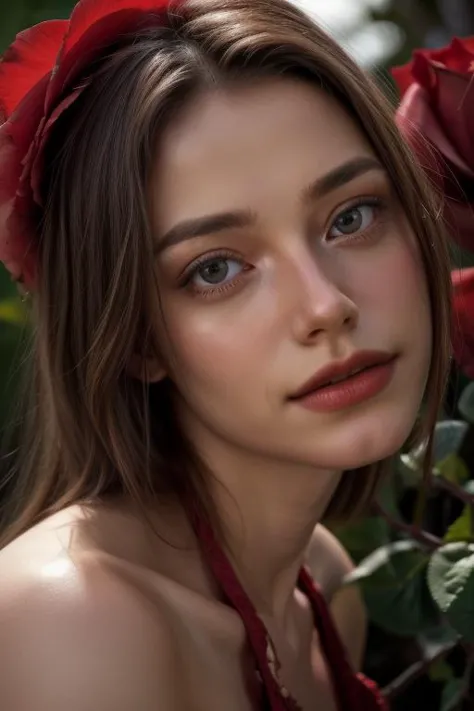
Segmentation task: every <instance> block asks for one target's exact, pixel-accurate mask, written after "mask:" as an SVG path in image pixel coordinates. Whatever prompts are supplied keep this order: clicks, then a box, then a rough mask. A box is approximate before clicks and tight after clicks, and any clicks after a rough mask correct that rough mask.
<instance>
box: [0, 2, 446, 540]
mask: <svg viewBox="0 0 474 711" xmlns="http://www.w3.org/2000/svg"><path fill="white" fill-rule="evenodd" d="M90 73H91V76H92V81H91V83H90V86H89V87H88V88H87V89H86V90H85V91H84V92H83V94H82V96H81V97H80V99H79V100H78V101H77V102H76V104H75V105H74V106H73V107H71V108H70V109H69V110H68V112H66V113H65V114H64V115H63V117H62V118H61V119H60V120H59V121H58V123H57V127H56V129H55V131H54V134H53V136H52V137H51V139H50V142H49V147H48V151H47V156H46V166H47V168H46V170H45V179H44V185H43V190H44V198H45V208H44V213H43V215H42V220H41V224H40V225H39V226H38V230H39V235H40V285H39V290H38V294H37V295H36V296H35V298H34V306H33V308H34V314H35V323H36V330H35V334H34V348H33V369H34V374H33V384H32V385H31V386H30V393H32V394H33V400H34V402H33V403H32V405H31V406H30V407H29V409H28V416H27V428H26V430H27V432H26V435H25V436H23V437H22V447H21V452H22V455H21V456H20V457H19V458H18V463H17V467H16V470H15V471H14V472H12V478H11V481H12V482H13V484H14V486H13V494H12V496H11V497H9V501H8V508H9V519H10V521H9V525H8V526H6V527H5V531H4V534H3V539H0V542H1V543H3V544H4V543H6V542H8V541H10V540H11V539H12V538H13V537H15V536H16V535H18V534H19V533H20V532H22V531H24V530H26V529H27V528H29V527H30V526H31V525H33V524H34V523H35V522H37V521H39V520H40V519H42V518H44V517H46V516H47V515H49V514H51V513H53V512H55V511H57V510H59V509H61V508H63V507H66V506H68V505H70V504H73V503H77V502H84V501H103V500H105V499H107V498H108V497H112V496H115V495H119V494H126V495H128V496H129V497H131V498H132V500H133V501H134V502H135V503H137V504H138V505H139V506H140V508H143V509H145V508H146V506H147V503H149V502H150V500H151V499H152V498H153V497H156V496H165V495H167V494H173V495H177V496H188V497H192V499H193V500H194V501H195V502H196V503H197V504H198V505H199V506H200V507H201V508H202V509H203V510H204V511H205V512H206V513H207V515H208V516H209V517H211V518H212V517H213V516H214V512H213V510H212V501H210V499H209V496H208V494H207V488H206V476H208V474H207V473H206V471H205V470H204V468H203V467H202V465H201V463H200V462H199V461H198V460H197V458H196V455H195V453H194V452H193V451H192V448H191V447H190V445H189V443H188V442H187V441H186V438H185V436H184V434H183V433H182V432H181V431H180V430H179V427H178V425H177V422H176V418H174V417H173V413H172V407H171V400H172V399H171V397H170V390H171V387H172V386H171V385H170V383H169V382H164V383H162V384H159V385H151V386H147V385H144V384H141V383H140V382H139V381H137V380H133V379H132V378H131V377H129V375H128V374H127V363H128V361H129V359H130V357H131V356H132V353H133V352H134V351H135V350H136V348H137V344H139V343H144V344H149V347H150V348H157V347H159V344H156V343H155V342H154V341H155V340H156V339H154V334H153V333H152V332H151V325H150V324H149V323H148V321H147V314H150V312H151V309H152V308H155V306H156V298H157V289H156V286H157V285H156V284H155V274H154V269H153V259H152V256H153V243H152V236H151V234H150V229H149V224H148V215H147V213H148V206H147V182H148V179H149V174H150V170H151V165H150V163H151V158H152V156H153V155H154V146H155V143H156V140H157V136H158V135H159V134H160V132H162V131H163V129H164V127H165V126H166V124H167V122H168V121H170V119H171V118H172V116H173V115H175V113H176V111H178V110H179V108H180V107H181V106H182V105H183V104H184V103H185V102H187V101H189V99H190V97H192V96H195V95H196V93H197V92H199V91H202V90H203V89H209V88H212V87H215V86H219V85H222V84H223V83H226V84H227V83H229V82H231V81H243V80H246V79H253V78H256V77H265V76H272V75H273V76H281V75H288V76H295V77H300V78H302V79H304V80H306V81H309V82H313V83H314V84H316V85H318V86H320V87H322V88H323V89H324V90H326V91H328V92H330V93H331V94H332V95H333V96H335V97H336V98H337V99H338V100H339V101H341V102H342V104H343V105H344V107H345V108H346V110H348V111H349V112H350V113H351V115H352V116H353V118H354V120H355V121H357V122H358V124H359V125H360V126H361V128H362V130H363V131H364V132H365V134H366V135H367V136H368V138H369V140H370V141H371V144H372V146H373V148H374V150H375V151H376V153H377V154H378V156H379V158H380V159H381V161H382V162H383V164H384V165H385V167H386V169H387V171H388V173H389V175H390V177H391V179H392V181H393V185H394V186H395V189H396V190H397V191H398V195H399V198H400V200H401V203H402V205H403V207H404V209H405V211H406V214H407V216H408V218H409V220H410V222H411V225H412V228H413V230H414V233H415V235H416V237H417V239H418V242H419V246H420V251H421V258H422V261H423V264H424V270H425V273H426V277H427V281H428V287H429V295H430V299H431V309H432V324H433V326H432V327H433V342H434V344H435V347H434V350H433V357H432V363H431V369H430V373H429V378H428V383H427V388H426V403H425V407H424V415H423V421H422V423H421V424H422V427H421V429H420V436H423V437H426V436H431V434H432V431H433V427H434V424H435V422H436V419H437V416H438V410H439V405H440V402H441V399H442V395H443V392H444V386H445V377H446V372H447V365H448V360H449V350H450V338H449V321H450V319H449V313H450V304H449V292H450V279H449V260H448V254H447V251H446V246H445V240H444V236H443V231H442V226H441V225H440V222H439V220H438V211H437V207H436V204H435V201H434V198H433V195H432V193H431V191H430V189H429V187H428V185H427V182H426V179H425V177H424V176H423V175H422V174H421V170H420V168H419V167H418V166H417V165H416V161H415V160H414V158H413V156H412V154H411V153H410V151H409V149H408V147H407V146H406V145H405V144H404V142H403V141H402V139H401V138H400V136H399V133H398V130H397V128H396V126H395V124H394V121H393V116H392V113H393V110H392V108H391V107H390V105H389V103H388V101H387V100H386V99H385V98H384V96H383V95H382V93H381V92H380V90H379V89H378V88H377V87H376V86H375V84H374V83H373V82H372V80H371V79H370V78H369V77H368V76H367V75H366V74H365V73H364V72H363V71H362V70H361V69H360V68H358V67H357V66H356V64H355V63H354V62H353V61H352V60H351V59H350V58H349V57H348V56H347V55H346V54H345V52H344V51H343V50H342V49H341V48H340V47H339V46H338V45H337V44H336V43H335V42H334V41H333V40H332V39H331V38H330V37H328V36H327V35H326V34H325V33H324V32H323V31H322V30H321V29H319V28H318V27H317V26H315V25H314V24H313V23H312V22H311V21H310V20H309V19H308V18H307V17H306V16H305V15H304V14H303V13H302V12H301V11H299V10H298V9H296V8H295V7H294V6H293V5H291V4H290V3H288V2H286V1H285V0H188V1H187V2H184V3H182V4H180V5H177V6H176V7H175V8H173V10H172V11H170V12H169V14H168V16H167V20H166V26H163V22H162V18H161V21H160V22H158V20H156V21H153V18H152V16H150V18H149V22H147V23H146V26H144V28H143V30H142V31H139V32H136V33H134V35H133V36H129V37H121V38H120V40H117V42H116V44H115V45H114V46H113V47H108V48H106V51H105V50H104V55H103V58H102V60H101V61H100V63H98V64H97V65H96V66H94V67H92V68H91V69H90ZM144 347H145V348H147V347H148V346H147V345H145V346H144ZM429 449H430V448H429V447H428V453H429ZM386 464H387V462H385V461H384V462H379V463H375V464H373V465H372V466H370V467H366V468H365V471H364V472H361V471H360V470H357V471H351V472H346V473H345V474H344V475H343V478H342V481H341V483H340V485H339V488H338V490H337V492H336V494H335V496H334V498H333V500H332V502H331V503H330V506H329V510H328V514H329V515H332V516H337V517H339V518H340V517H347V516H349V515H351V514H354V513H356V512H357V511H358V510H360V509H361V507H362V506H363V505H365V504H366V503H367V501H368V500H369V499H370V498H371V496H372V494H373V492H374V488H375V485H376V483H377V481H378V479H379V478H380V474H381V472H382V471H383V470H384V468H385V467H386Z"/></svg>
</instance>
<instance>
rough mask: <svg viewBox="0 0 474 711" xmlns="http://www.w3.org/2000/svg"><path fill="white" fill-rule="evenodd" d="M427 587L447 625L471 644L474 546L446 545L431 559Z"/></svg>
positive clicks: (473, 615)
mask: <svg viewBox="0 0 474 711" xmlns="http://www.w3.org/2000/svg"><path fill="white" fill-rule="evenodd" d="M428 586H429V589H430V592H431V595H432V597H433V600H434V601H435V603H436V604H437V606H438V607H439V609H440V610H441V611H442V612H443V613H444V614H445V615H446V618H447V620H448V622H449V623H450V624H451V625H452V626H453V627H454V629H455V630H457V631H458V632H459V634H460V635H461V636H462V637H463V638H464V639H465V640H467V641H468V642H471V643H474V544H472V543H447V544H446V545H444V546H442V547H441V548H439V549H438V550H437V551H435V552H434V553H433V555H432V556H431V560H430V562H429V565H428Z"/></svg>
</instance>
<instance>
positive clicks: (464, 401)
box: [458, 382, 474, 425]
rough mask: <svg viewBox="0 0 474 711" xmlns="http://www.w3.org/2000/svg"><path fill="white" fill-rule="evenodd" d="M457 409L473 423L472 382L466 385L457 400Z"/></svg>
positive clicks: (473, 398) (473, 383)
mask: <svg viewBox="0 0 474 711" xmlns="http://www.w3.org/2000/svg"><path fill="white" fill-rule="evenodd" d="M458 409H459V412H460V413H461V415H462V416H463V417H464V419H465V420H467V421H468V422H470V423H471V425H473V424H474V382H471V383H469V384H468V385H466V387H465V388H464V390H463V391H462V393H461V397H460V398H459V402H458Z"/></svg>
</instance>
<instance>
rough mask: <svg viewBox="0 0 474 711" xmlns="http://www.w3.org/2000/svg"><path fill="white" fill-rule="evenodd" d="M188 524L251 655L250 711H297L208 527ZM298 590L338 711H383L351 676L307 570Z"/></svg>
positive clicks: (372, 692)
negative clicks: (253, 668) (243, 632)
mask: <svg viewBox="0 0 474 711" xmlns="http://www.w3.org/2000/svg"><path fill="white" fill-rule="evenodd" d="M192 518H193V526H194V529H195V531H196V535H197V538H198V540H199V542H200V546H201V550H202V554H203V556H204V559H205V560H206V562H207V564H208V566H209V568H210V571H211V572H212V573H213V575H214V577H215V579H216V580H217V582H218V583H219V585H220V587H221V589H222V592H223V594H224V596H225V598H226V600H227V602H228V603H229V604H230V605H231V606H232V607H233V608H234V609H235V610H236V611H237V612H238V613H239V615H240V617H241V618H242V622H243V623H244V626H245V629H246V632H247V635H248V639H249V643H250V646H251V648H252V650H253V653H254V655H255V664H256V683H255V686H254V688H253V689H252V690H251V693H252V695H253V701H254V704H255V708H256V709H258V710H259V711H301V708H300V706H299V705H298V703H297V702H296V701H295V700H294V699H293V698H292V697H291V694H290V693H289V692H288V690H287V689H285V687H284V686H283V685H282V683H281V682H280V681H279V678H278V672H279V662H278V658H277V655H276V651H275V649H274V647H273V644H272V641H271V639H270V636H269V634H268V632H267V630H266V628H265V625H264V624H263V622H262V621H261V619H260V618H259V616H258V615H257V612H256V610H255V608H254V606H253V604H252V602H251V600H250V598H249V597H248V595H247V594H246V592H245V590H244V589H243V588H242V586H241V584H240V582H239V580H238V578H237V576H236V574H235V572H234V570H233V568H232V566H231V564H230V561H229V560H228V558H227V557H226V555H225V553H224V551H223V550H222V548H221V547H220V545H219V544H218V542H217V540H216V537H215V536H214V534H213V531H212V529H211V527H210V526H209V524H208V523H207V522H206V521H204V520H203V519H202V518H201V517H199V516H197V515H194V516H193V517H192ZM298 586H299V588H300V589H301V591H302V592H304V593H305V595H306V596H307V598H308V600H309V601H310V603H311V607H312V610H313V617H314V624H315V627H316V629H317V631H318V634H319V638H320V640H321V646H322V651H323V654H324V657H325V659H326V662H327V665H328V669H329V672H330V676H331V680H332V685H333V689H334V694H335V697H336V703H337V709H338V711H388V705H387V702H386V701H385V699H384V698H383V697H382V695H381V693H380V691H379V689H378V688H377V686H376V684H375V683H374V682H372V681H370V680H369V679H367V678H366V677H365V676H364V675H363V674H356V673H354V671H353V670H352V668H351V666H350V664H349V662H348V659H347V655H346V652H345V649H344V646H343V644H342V641H341V639H340V637H339V634H338V632H337V630H336V627H335V624H334V622H333V620H332V617H331V614H330V612H329V609H328V606H327V604H326V602H325V600H324V597H323V594H322V592H321V590H320V588H319V587H318V585H317V584H316V583H315V582H314V581H313V580H312V578H311V575H310V573H309V571H308V569H307V568H302V569H301V571H300V575H299V580H298ZM257 679H260V680H261V684H258V682H257Z"/></svg>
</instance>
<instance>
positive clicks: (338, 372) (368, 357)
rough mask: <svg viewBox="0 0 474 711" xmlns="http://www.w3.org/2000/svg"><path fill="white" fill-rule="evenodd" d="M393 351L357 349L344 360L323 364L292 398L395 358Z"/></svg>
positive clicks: (300, 396) (301, 396)
mask: <svg viewBox="0 0 474 711" xmlns="http://www.w3.org/2000/svg"><path fill="white" fill-rule="evenodd" d="M394 358H395V355H394V354H393V353H387V352H385V351H357V353H353V354H352V355H351V356H350V357H349V358H347V359H346V360H343V361H335V362H333V363H329V364H328V365H326V366H323V367H322V368H321V369H320V370H318V372H317V373H316V374H315V375H314V376H313V377H312V378H310V379H309V380H307V381H306V383H304V385H303V386H302V387H301V388H300V389H299V390H297V392H296V393H294V394H293V395H292V396H291V397H290V400H298V399H299V398H303V397H305V396H306V395H309V394H310V393H312V392H314V391H315V390H319V389H320V388H323V387H325V386H327V385H330V384H333V383H338V382H341V381H344V380H346V379H347V378H349V377H350V376H352V375H355V374H356V373H359V372H361V371H363V370H367V369H368V368H373V367H374V366H377V365H383V364H385V363H389V362H390V361H392V360H394Z"/></svg>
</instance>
